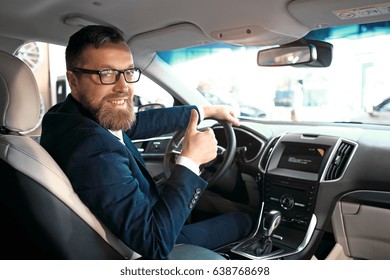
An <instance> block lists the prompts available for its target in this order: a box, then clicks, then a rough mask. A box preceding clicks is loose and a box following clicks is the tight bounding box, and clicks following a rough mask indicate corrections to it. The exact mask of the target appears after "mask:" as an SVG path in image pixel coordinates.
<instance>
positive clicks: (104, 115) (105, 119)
mask: <svg viewBox="0 0 390 280" xmlns="http://www.w3.org/2000/svg"><path fill="white" fill-rule="evenodd" d="M115 97H122V96H117V95H111V96H106V97H104V98H103V99H102V100H101V102H100V103H98V104H96V102H94V100H93V97H88V94H81V96H80V103H81V104H82V105H83V106H84V107H85V108H86V109H88V110H89V111H90V112H91V113H92V114H93V115H94V117H95V118H96V121H97V123H99V124H100V125H101V126H103V127H104V128H106V129H109V130H114V131H117V130H123V131H124V130H127V129H129V128H130V127H131V126H132V125H133V123H134V122H135V112H134V106H133V100H132V99H131V98H128V99H126V101H125V102H126V103H127V106H126V108H119V109H118V108H115V107H113V106H114V105H111V104H110V103H109V102H107V99H115Z"/></svg>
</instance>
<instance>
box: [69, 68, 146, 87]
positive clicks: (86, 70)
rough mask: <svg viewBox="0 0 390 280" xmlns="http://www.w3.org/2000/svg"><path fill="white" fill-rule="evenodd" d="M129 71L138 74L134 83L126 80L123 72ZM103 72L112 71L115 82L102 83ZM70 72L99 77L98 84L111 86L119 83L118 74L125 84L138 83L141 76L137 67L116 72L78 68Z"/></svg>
mask: <svg viewBox="0 0 390 280" xmlns="http://www.w3.org/2000/svg"><path fill="white" fill-rule="evenodd" d="M129 70H134V71H136V72H138V79H137V80H135V81H128V80H127V79H126V75H125V72H126V71H129ZM103 71H113V72H114V73H115V81H114V82H112V83H106V82H103V80H102V72H103ZM72 72H75V73H81V74H92V75H99V79H100V82H101V83H102V84H103V85H113V84H116V83H117V82H118V81H119V77H120V74H123V77H124V78H125V81H126V82H127V83H129V84H133V83H136V82H138V81H139V79H140V78H141V74H142V70H141V69H139V68H138V67H132V68H128V69H125V70H118V69H102V70H92V69H85V68H78V67H75V68H73V70H72Z"/></svg>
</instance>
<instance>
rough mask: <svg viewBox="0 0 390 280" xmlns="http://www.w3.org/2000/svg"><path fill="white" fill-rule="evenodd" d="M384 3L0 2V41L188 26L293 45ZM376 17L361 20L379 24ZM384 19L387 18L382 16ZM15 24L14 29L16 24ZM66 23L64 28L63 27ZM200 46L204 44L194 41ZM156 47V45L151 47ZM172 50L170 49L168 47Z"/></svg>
mask: <svg viewBox="0 0 390 280" xmlns="http://www.w3.org/2000/svg"><path fill="white" fill-rule="evenodd" d="M383 2H384V1H383V0H379V1H377V0H296V1H291V0H273V1H269V0H241V1H236V0H197V1H193V0H164V1H162V0H115V1H111V0H98V1H85V0H84V1H80V0H34V1H31V0H2V1H1V4H0V5H1V9H0V26H1V28H0V36H2V37H11V38H15V37H16V38H15V39H21V40H37V41H48V40H50V41H52V42H53V43H57V44H66V43H67V40H68V38H69V36H70V35H71V34H72V33H74V32H75V31H76V30H77V29H78V28H79V26H77V25H78V24H81V25H82V24H88V23H97V24H99V23H103V24H110V25H114V26H116V27H118V28H120V29H121V30H123V31H124V32H125V34H126V36H127V39H128V40H130V39H132V38H133V37H134V36H137V35H140V34H143V33H146V32H150V31H155V30H160V29H162V28H165V27H168V26H172V25H177V24H181V23H189V24H193V25H194V26H196V27H197V28H198V29H199V30H200V31H202V32H203V35H204V37H205V39H206V40H212V41H213V40H216V41H228V42H233V43H237V44H247V45H274V44H280V43H285V42H289V41H293V40H296V39H297V38H300V37H302V36H304V35H305V34H307V33H308V32H309V31H310V30H311V29H315V28H318V27H321V26H328V25H341V24H349V23H351V22H353V20H355V19H351V20H341V19H340V18H338V17H337V16H336V15H335V13H334V12H335V11H338V10H347V9H353V8H359V7H364V6H369V5H371V6H372V5H374V4H379V3H383ZM378 17H380V16H376V17H367V18H360V20H365V21H370V20H378ZM386 17H387V18H388V15H387V16H386ZM16 19H19V21H18V22H19V23H18V24H9V22H12V23H15V22H16ZM66 22H68V24H67V23H66ZM195 43H198V44H200V43H202V42H195ZM155 44H157V43H156V42H155ZM172 47H173V46H172Z"/></svg>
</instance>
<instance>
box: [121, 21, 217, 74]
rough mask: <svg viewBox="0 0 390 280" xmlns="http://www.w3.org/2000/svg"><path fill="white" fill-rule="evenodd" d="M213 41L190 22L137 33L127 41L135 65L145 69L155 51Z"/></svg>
mask: <svg viewBox="0 0 390 280" xmlns="http://www.w3.org/2000/svg"><path fill="white" fill-rule="evenodd" d="M213 42H214V41H212V40H211V39H210V38H208V37H206V36H205V34H204V33H203V32H202V30H200V29H199V28H198V27H197V26H195V25H193V24H191V23H182V24H176V25H172V26H169V27H166V28H161V29H158V30H154V31H151V32H146V33H142V34H140V35H137V36H135V37H133V38H131V39H130V40H129V41H128V45H129V47H130V49H131V51H132V53H133V57H134V61H135V63H136V65H137V67H139V68H141V69H145V68H146V67H148V65H149V64H150V63H151V61H152V60H153V58H154V57H155V55H156V52H157V51H168V50H173V49H180V48H186V47H191V46H199V45H204V44H210V43H213Z"/></svg>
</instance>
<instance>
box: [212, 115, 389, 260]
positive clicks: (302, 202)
mask: <svg viewBox="0 0 390 280" xmlns="http://www.w3.org/2000/svg"><path fill="white" fill-rule="evenodd" d="M222 130H223V129H222V128H218V127H216V128H214V131H215V135H216V138H217V140H218V143H220V144H221V145H223V144H224V139H223V131H222ZM234 130H235V134H236V138H237V150H240V151H245V152H244V153H243V154H241V155H240V156H239V157H238V158H237V161H239V162H240V166H242V167H243V166H245V167H243V168H242V172H243V173H249V174H251V175H252V176H257V177H258V178H260V179H259V181H258V187H259V192H260V195H261V205H259V208H261V211H260V215H259V221H258V227H257V231H256V232H255V233H254V234H253V235H252V236H251V237H250V238H248V239H247V240H244V242H242V243H240V244H238V245H236V246H235V247H234V248H232V250H231V251H232V252H233V253H235V254H237V255H241V256H244V257H246V258H250V259H301V258H307V257H308V256H311V255H312V254H313V252H314V251H315V250H314V248H316V246H317V245H318V242H320V240H321V238H322V236H323V235H324V233H329V232H330V233H331V234H333V235H334V237H335V240H336V242H337V243H339V244H341V245H342V246H343V250H344V253H345V254H346V255H347V256H348V257H351V258H359V259H360V258H363V259H364V258H374V259H389V258H390V253H388V252H389V249H390V246H389V245H388V244H390V238H389V237H388V236H390V235H389V233H390V227H389V226H388V224H389V223H388V222H390V200H389V198H390V176H389V175H388V170H390V169H389V168H390V163H389V160H388V159H389V158H390V131H389V130H387V129H386V128H385V127H382V126H357V125H356V126H355V125H353V126H351V125H342V124H330V125H327V126H318V125H310V124H299V125H291V124H289V125H287V124H284V123H280V124H277V123H276V124H272V125H267V124H260V123H251V122H244V123H243V122H242V125H241V126H240V127H235V128H234ZM275 210H276V211H278V212H279V213H280V214H281V221H280V224H279V225H278V227H277V228H276V229H275V230H274V232H273V235H272V242H273V246H272V247H273V249H272V250H271V251H269V252H268V253H266V254H264V253H256V252H254V250H253V249H247V248H253V244H254V242H258V240H260V239H261V234H262V232H261V231H262V228H263V223H264V219H265V216H266V215H267V213H270V212H272V211H275ZM373 215H375V216H378V217H381V218H382V219H383V221H386V224H383V223H382V222H378V223H375V222H373V221H372V218H370V217H373ZM373 246H374V247H376V248H378V250H376V251H375V250H374V251H373V250H372V249H370V248H372V247H373Z"/></svg>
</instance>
